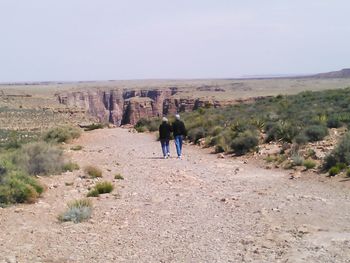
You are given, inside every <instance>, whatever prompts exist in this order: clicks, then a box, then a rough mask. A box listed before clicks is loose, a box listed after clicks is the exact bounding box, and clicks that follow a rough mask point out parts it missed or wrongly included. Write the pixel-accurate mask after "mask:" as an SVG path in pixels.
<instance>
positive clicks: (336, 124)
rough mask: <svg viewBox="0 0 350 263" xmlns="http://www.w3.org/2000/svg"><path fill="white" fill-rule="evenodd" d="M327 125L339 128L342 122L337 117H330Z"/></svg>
mask: <svg viewBox="0 0 350 263" xmlns="http://www.w3.org/2000/svg"><path fill="white" fill-rule="evenodd" d="M327 127H328V128H339V127H341V122H340V121H339V120H338V119H336V118H331V119H328V121H327Z"/></svg>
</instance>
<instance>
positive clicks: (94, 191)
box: [86, 188, 100, 197]
mask: <svg viewBox="0 0 350 263" xmlns="http://www.w3.org/2000/svg"><path fill="white" fill-rule="evenodd" d="M99 195H100V193H99V192H98V190H97V189H96V188H93V189H91V190H90V191H89V192H88V193H87V195H86V196H87V197H97V196H99Z"/></svg>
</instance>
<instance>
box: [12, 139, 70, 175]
mask: <svg viewBox="0 0 350 263" xmlns="http://www.w3.org/2000/svg"><path fill="white" fill-rule="evenodd" d="M13 162H14V163H15V164H16V165H18V166H19V167H20V168H22V169H23V170H24V171H26V172H27V173H28V174H30V175H51V174H59V173H61V172H62V170H63V166H64V160H63V152H62V150H60V149H57V148H56V147H53V146H51V145H49V144H47V143H44V142H35V143H29V144H26V145H24V146H23V147H22V149H20V150H19V152H18V153H17V154H16V156H15V157H14V159H13Z"/></svg>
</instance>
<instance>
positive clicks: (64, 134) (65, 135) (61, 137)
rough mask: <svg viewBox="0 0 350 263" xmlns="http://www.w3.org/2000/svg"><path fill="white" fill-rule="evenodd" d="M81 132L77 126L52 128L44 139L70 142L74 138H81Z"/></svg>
mask: <svg viewBox="0 0 350 263" xmlns="http://www.w3.org/2000/svg"><path fill="white" fill-rule="evenodd" d="M80 134H81V132H80V130H79V129H78V128H76V127H71V126H62V127H55V128H52V129H50V130H49V131H48V132H46V133H45V134H44V140H45V141H46V142H56V143H61V142H68V141H70V140H72V139H76V138H79V136H80Z"/></svg>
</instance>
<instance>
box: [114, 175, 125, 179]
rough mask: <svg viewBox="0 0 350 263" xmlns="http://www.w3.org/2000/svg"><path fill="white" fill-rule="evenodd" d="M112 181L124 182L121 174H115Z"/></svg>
mask: <svg viewBox="0 0 350 263" xmlns="http://www.w3.org/2000/svg"><path fill="white" fill-rule="evenodd" d="M114 179H116V180H124V177H123V176H122V175H121V174H116V175H115V176H114Z"/></svg>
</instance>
